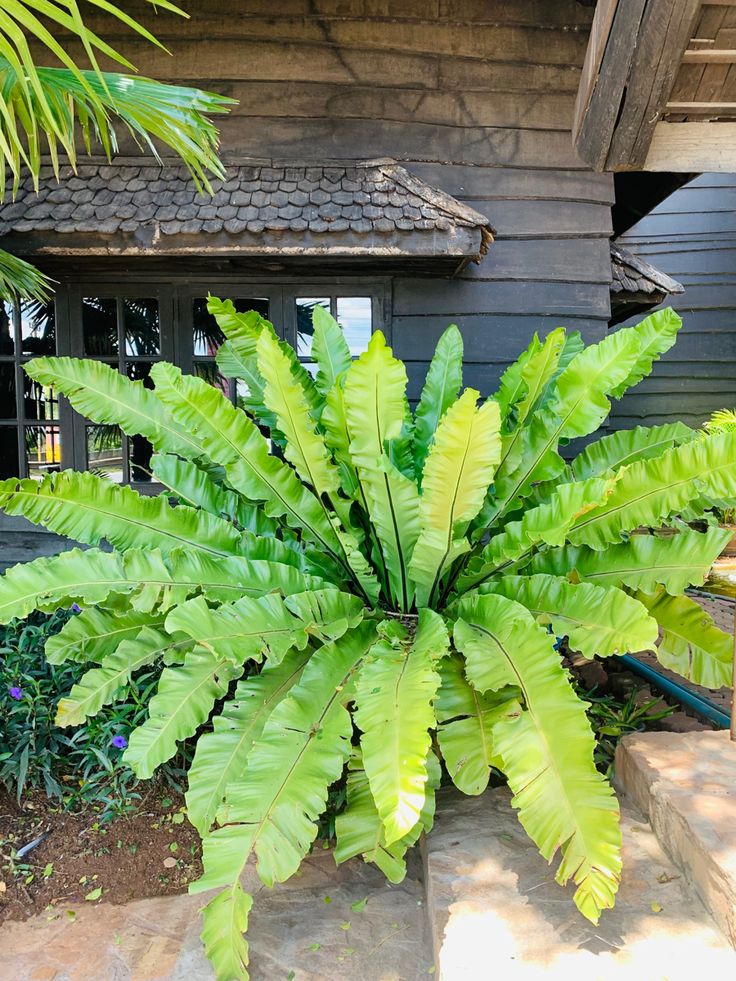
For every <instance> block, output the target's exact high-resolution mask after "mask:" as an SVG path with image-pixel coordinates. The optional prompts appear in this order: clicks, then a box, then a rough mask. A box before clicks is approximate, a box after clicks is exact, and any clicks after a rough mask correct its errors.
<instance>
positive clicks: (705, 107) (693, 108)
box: [667, 102, 736, 117]
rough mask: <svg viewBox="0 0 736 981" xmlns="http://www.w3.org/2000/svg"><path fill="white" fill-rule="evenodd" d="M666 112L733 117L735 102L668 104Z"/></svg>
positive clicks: (735, 109)
mask: <svg viewBox="0 0 736 981" xmlns="http://www.w3.org/2000/svg"><path fill="white" fill-rule="evenodd" d="M667 112H678V113H682V114H683V115H685V116H734V117H736V102H668V103H667Z"/></svg>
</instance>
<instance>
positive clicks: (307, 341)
mask: <svg viewBox="0 0 736 981" xmlns="http://www.w3.org/2000/svg"><path fill="white" fill-rule="evenodd" d="M208 291H209V292H211V293H213V294H214V295H216V296H221V297H223V298H225V297H227V298H229V299H231V300H232V301H233V303H234V305H235V308H236V310H238V311H240V312H246V311H248V310H257V311H258V313H260V314H261V316H263V317H266V318H267V319H269V320H271V321H272V322H273V324H274V327H275V328H276V329H277V331H278V332H279V335H280V336H282V337H285V338H286V339H287V340H288V341H289V343H291V344H292V345H293V346H294V348H295V349H296V350H297V353H298V355H299V358H300V360H301V361H302V362H303V363H304V364H305V366H306V367H307V368H308V369H309V370H314V369H313V366H312V362H311V349H312V311H313V309H314V307H315V306H316V305H320V306H323V307H324V308H325V309H326V310H329V311H330V313H331V314H332V315H333V316H334V317H335V319H336V320H337V321H338V323H340V325H341V326H342V328H343V330H344V331H345V335H346V338H347V340H348V344H349V346H350V351H351V353H352V355H353V357H357V355H359V354H360V352H361V351H363V350H365V348H366V346H367V344H368V340H369V338H370V335H371V332H372V331H373V330H375V329H376V328H377V327H379V326H380V327H382V328H383V329H385V323H386V320H387V317H386V313H385V303H386V299H385V298H386V293H387V289H386V283H385V282H384V281H380V280H374V281H367V280H363V281H357V282H353V283H350V282H344V283H340V284H339V285H335V284H334V283H329V284H328V285H325V283H324V282H322V283H319V281H314V282H309V283H294V284H292V283H271V284H268V283H264V284H257V285H256V284H244V283H243V281H242V280H239V281H238V280H235V279H232V280H230V281H221V282H217V283H212V282H211V281H203V282H202V284H201V285H198V284H197V283H191V282H190V283H182V282H179V283H174V282H171V281H170V282H166V283H163V282H149V283H143V284H141V283H138V284H135V285H132V284H131V283H130V281H127V282H118V283H110V282H104V283H103V282H89V283H85V284H84V285H83V286H81V287H80V286H78V285H76V284H75V285H74V286H73V287H68V288H60V289H59V290H58V291H57V294H56V304H53V303H52V304H49V305H46V306H41V305H39V304H27V305H24V306H23V307H22V308H19V307H16V308H13V307H11V306H8V305H5V306H4V307H0V476H1V477H10V476H18V475H20V476H31V477H41V476H43V475H44V474H46V473H49V472H51V471H53V470H59V469H61V468H62V467H74V468H76V469H79V470H84V469H89V470H92V471H94V472H96V473H99V474H101V475H104V476H106V477H107V478H109V479H110V480H114V481H116V482H118V483H132V484H134V485H138V486H139V487H140V488H141V490H145V489H146V486H147V485H148V486H149V487H150V488H151V491H152V492H153V491H154V490H157V489H158V488H157V487H156V485H155V484H154V483H153V480H152V477H151V470H150V463H151V455H152V447H151V445H150V443H148V441H147V440H145V439H143V438H142V437H127V436H125V434H124V433H122V432H121V431H120V429H118V427H116V426H102V425H96V424H94V423H91V422H90V421H89V420H87V419H84V418H83V417H82V416H81V415H79V414H78V413H76V412H74V411H72V410H71V408H70V407H69V405H68V403H66V402H65V400H64V399H61V400H57V399H56V397H55V395H54V392H53V391H51V390H48V389H45V388H44V387H43V386H40V385H38V384H37V383H35V382H33V381H31V379H29V378H28V377H27V376H26V375H25V373H24V372H23V370H22V365H23V363H24V362H25V361H27V360H29V358H31V357H34V356H36V355H39V354H54V353H58V354H60V355H67V354H69V355H72V356H75V357H84V358H92V359H94V360H98V361H101V362H104V363H105V364H108V365H110V367H112V368H115V369H116V370H117V371H120V372H122V373H123V374H125V375H127V376H128V377H129V378H131V379H134V380H140V381H142V382H143V384H144V385H146V386H150V387H152V383H151V381H150V371H151V366H152V364H153V363H154V362H156V361H158V360H160V359H165V360H167V361H172V362H173V363H174V364H177V365H179V366H180V367H181V368H182V370H183V371H185V372H191V373H192V374H195V375H198V376H199V377H201V378H205V379H206V380H207V381H208V382H209V383H210V384H212V385H215V386H217V387H218V388H219V389H220V390H221V391H222V392H223V393H224V394H226V395H227V397H228V398H229V399H231V401H233V402H234V403H235V404H237V401H238V398H239V396H242V395H244V394H245V392H244V390H243V388H242V387H240V386H242V384H243V383H241V382H237V381H236V380H235V379H228V378H224V377H223V376H222V375H221V374H220V372H219V371H218V368H217V363H216V360H215V358H216V356H217V351H218V349H219V347H220V345H221V344H222V342H223V340H224V337H223V335H222V333H221V331H220V329H219V327H218V326H217V323H216V321H215V319H214V317H212V316H211V315H210V314H209V313H208V312H207V293H208ZM57 321H58V323H57Z"/></svg>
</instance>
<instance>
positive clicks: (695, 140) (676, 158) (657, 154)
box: [644, 122, 736, 172]
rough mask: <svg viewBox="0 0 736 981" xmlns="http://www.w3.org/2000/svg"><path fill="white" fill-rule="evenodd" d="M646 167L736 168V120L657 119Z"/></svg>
mask: <svg viewBox="0 0 736 981" xmlns="http://www.w3.org/2000/svg"><path fill="white" fill-rule="evenodd" d="M644 170H662V171H672V170H677V171H684V172H688V171H693V170H709V171H729V172H733V171H736V123H664V122H659V123H657V125H656V127H655V129H654V138H653V139H652V144H651V146H650V147H649V152H648V154H647V158H646V161H645V163H644Z"/></svg>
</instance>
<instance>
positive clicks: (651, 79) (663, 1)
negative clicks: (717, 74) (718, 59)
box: [606, 0, 710, 170]
mask: <svg viewBox="0 0 736 981" xmlns="http://www.w3.org/2000/svg"><path fill="white" fill-rule="evenodd" d="M700 7H701V0H647V4H646V8H645V10H644V14H643V17H642V21H641V26H640V31H639V38H638V43H637V46H636V51H635V53H634V57H633V60H632V64H631V69H630V71H629V76H628V78H627V81H626V90H625V93H624V97H623V103H622V106H621V112H620V115H619V118H618V120H617V123H616V128H615V130H614V133H613V137H612V139H611V146H610V150H609V152H608V156H607V158H606V169H607V170H617V169H619V168H624V169H627V170H638V169H639V168H640V167H642V166H643V164H644V161H645V160H646V158H647V152H648V150H649V145H650V143H651V142H652V138H653V136H654V128H655V126H656V124H657V121H658V119H659V118H660V117H661V115H662V113H663V111H664V109H665V106H666V104H667V100H668V99H669V96H670V93H671V92H672V89H673V87H674V84H675V78H676V76H677V72H678V70H679V68H680V64H681V61H682V55H683V52H684V51H685V49H686V48H687V46H688V44H689V42H690V38H691V37H692V35H693V33H694V31H695V27H696V25H697V19H698V16H699V14H700ZM698 53H701V52H698ZM703 53H706V54H709V53H710V52H703Z"/></svg>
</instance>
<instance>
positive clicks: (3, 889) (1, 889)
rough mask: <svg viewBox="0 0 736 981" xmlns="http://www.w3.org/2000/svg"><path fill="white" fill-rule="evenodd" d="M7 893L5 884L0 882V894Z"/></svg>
mask: <svg viewBox="0 0 736 981" xmlns="http://www.w3.org/2000/svg"><path fill="white" fill-rule="evenodd" d="M7 891H8V887H7V886H6V885H5V883H4V882H3V881H2V880H0V893H2V892H7Z"/></svg>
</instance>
